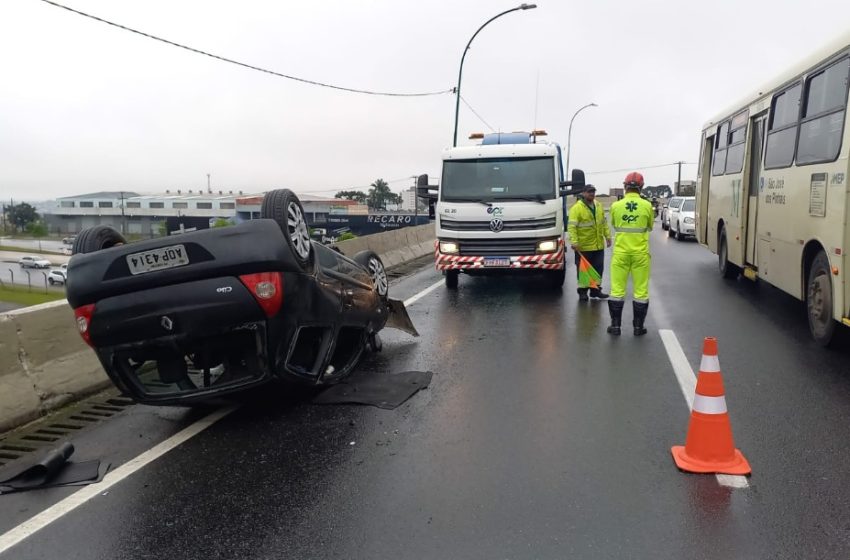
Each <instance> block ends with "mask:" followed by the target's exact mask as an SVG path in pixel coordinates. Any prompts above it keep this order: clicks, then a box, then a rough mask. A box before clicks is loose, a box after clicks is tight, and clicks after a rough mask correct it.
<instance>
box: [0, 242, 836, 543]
mask: <svg viewBox="0 0 850 560" xmlns="http://www.w3.org/2000/svg"><path fill="white" fill-rule="evenodd" d="M653 235H654V238H653V250H654V254H653V267H654V270H653V276H652V286H651V305H650V314H649V319H648V326H649V328H650V334H649V335H648V336H646V337H643V338H634V337H632V336H631V334H630V329H627V330H626V332H625V334H624V336H622V337H620V338H619V339H613V340H612V339H611V338H610V337H609V336H608V335H607V334H606V333H605V326H606V324H607V308H606V306H605V305H604V304H602V303H598V302H591V303H589V304H581V303H579V302H578V301H577V299H576V296H575V292H574V278H570V279H569V284H568V286H567V288H565V289H564V291H563V294H553V293H552V292H550V291H547V290H545V289H543V288H541V285H540V284H539V283H538V282H537V281H535V280H534V279H532V278H522V279H508V278H465V277H462V278H461V282H460V288H459V290H458V291H457V292H447V291H446V290H445V288H444V287H440V288H439V289H437V290H436V291H434V292H432V293H430V294H428V295H427V296H425V297H423V298H422V299H420V300H419V301H417V302H416V303H414V304H413V305H412V306H411V307H410V314H411V317H412V319H413V321H414V323H415V324H416V325H417V327H418V328H419V330H420V332H421V333H422V335H423V336H422V337H421V338H419V339H412V338H410V337H408V336H406V335H404V334H402V333H395V332H386V333H385V336H384V351H383V353H381V354H379V355H376V356H371V357H369V358H368V359H367V360H366V361H365V362H364V364H363V365H362V368H361V374H364V375H368V374H369V373H374V372H382V373H391V372H401V371H406V370H411V369H418V370H431V371H434V372H435V375H434V378H433V381H432V384H431V387H430V388H429V389H427V390H425V391H422V392H420V393H419V394H417V395H415V396H414V397H413V398H412V399H411V400H410V401H408V402H407V403H405V404H404V405H402V406H401V407H399V408H398V409H396V410H392V411H388V410H380V409H376V408H372V407H358V406H348V405H340V406H315V405H311V404H309V403H307V402H306V400H305V398H304V397H303V395H301V396H299V395H291V394H287V393H286V392H284V391H282V390H264V391H262V392H258V393H257V394H254V395H250V396H246V397H245V398H243V399H241V401H242V402H243V404H242V406H241V407H240V409H239V410H237V411H236V412H235V413H233V414H231V415H230V416H228V417H226V418H225V419H223V420H221V421H220V422H218V423H217V424H215V425H213V426H212V427H210V428H209V429H208V430H206V431H204V432H202V433H201V434H200V435H198V436H197V437H195V438H193V439H190V440H189V441H187V442H186V443H184V444H182V445H181V446H180V447H178V448H176V449H175V450H173V451H171V452H170V453H168V454H166V455H165V456H163V457H161V458H160V459H158V460H156V461H155V462H153V463H151V464H150V465H148V466H146V467H145V468H143V469H141V470H139V471H138V472H136V473H134V474H133V475H131V476H130V477H128V478H127V479H125V480H124V481H122V482H120V483H118V484H117V485H116V486H113V487H112V488H111V489H110V490H109V491H108V492H106V493H105V495H99V496H97V497H96V498H94V499H93V500H91V501H90V502H88V503H86V504H85V505H83V506H81V507H80V508H78V509H76V510H74V511H73V512H71V513H69V514H67V515H65V516H62V517H61V518H59V519H57V520H56V521H54V522H53V523H52V524H50V525H49V526H47V527H46V528H44V529H43V530H41V531H39V532H38V533H36V534H35V535H33V536H31V537H30V538H28V539H26V540H25V541H23V542H22V543H20V544H19V545H17V546H15V547H14V548H12V549H10V550H9V551H7V552H6V553H5V554H2V555H0V560H6V559H15V560H19V559H20V560H24V559H42V558H66V559H72V558H80V559H114V558H162V559H173V558H199V559H205V560H206V559H213V558H393V559H397V558H441V559H443V558H482V559H485V558H486V559H491V558H522V559H524V558H724V559H729V558H847V557H848V555H850V499H848V498H850V491H849V490H848V488H850V469H848V467H847V465H848V464H850V446H848V445H847V443H846V436H845V427H846V426H847V425H848V424H850V422H848V420H850V375H848V371H847V369H848V368H847V363H848V356H850V350H847V345H846V344H845V345H844V349H843V350H837V351H825V350H823V349H821V348H819V347H817V346H816V345H815V344H814V343H812V342H811V341H810V340H809V338H808V331H807V327H806V322H805V316H804V315H803V307H802V304H800V303H799V302H795V301H794V300H793V299H792V298H790V297H788V296H785V295H784V294H782V293H780V292H778V291H777V290H775V289H772V288H770V287H768V286H754V285H752V284H750V283H749V282H748V281H746V280H743V279H742V280H738V281H732V282H730V281H724V280H722V279H721V278H720V276H719V274H718V273H717V271H716V262H715V257H714V256H713V255H711V254H710V253H708V252H707V251H706V250H705V249H703V248H702V247H700V246H699V245H697V244H696V243H694V242H676V241H674V240H672V239H668V238H667V236H666V234H664V233H663V232H661V231H660V230H659V231H656V232H655V233H654V234H653ZM572 272H574V269H573V268H572V267H571V273H572ZM439 279H440V276H439V275H438V274H437V273H435V272H434V271H433V270H432V269H431V268H430V267H427V268H425V269H423V270H421V271H419V272H417V273H415V274H413V275H412V276H410V277H407V278H404V279H402V280H401V281H399V282H397V283H396V284H395V285H394V286H393V287H392V289H393V294H394V296H395V297H398V298H400V299H403V298H407V297H410V296H411V295H413V294H415V293H417V292H419V291H420V290H422V289H424V288H426V287H428V286H430V285H431V284H433V283H434V282H436V281H438V280H439ZM606 285H607V275H606ZM624 319H625V320H624V322H630V319H631V313H630V308H629V307H627V312H626V315H625V317H624ZM658 329H672V330H673V331H674V332H675V333H676V335H677V337H678V339H679V341H680V342H681V344H682V346H683V348H684V350H685V353H686V355H687V357H688V359H689V361H690V363H691V365H692V367H694V370H696V369H697V367H696V366H698V364H699V357H700V352H701V343H702V338H703V337H704V336H709V335H712V336H717V337H718V338H719V344H720V362H721V366H722V368H723V372H724V381H725V386H726V397H727V402H728V404H729V408H730V414H731V418H732V423H733V430H734V434H735V439H736V444H737V446H738V447H739V448H740V449H741V450H742V451H743V452H744V454H745V455H746V456H747V458H748V459H749V461H750V463H751V464H752V466H753V476H752V477H751V478H750V487H749V488H747V489H730V488H726V487H722V486H720V485H719V484H718V482H717V480H716V479H715V477H713V476H697V475H686V474H683V473H680V472H679V471H678V470H676V468H675V466H674V464H673V461H672V459H671V457H670V452H669V448H670V446H671V445H675V444H682V443H684V438H685V431H686V427H687V421H688V415H689V413H688V409H687V405H686V403H685V400H684V398H683V396H682V393H681V390H680V389H679V386H678V384H677V382H676V379H675V377H674V374H673V370H672V367H671V364H670V361H669V359H668V357H667V354H666V352H665V349H664V347H663V345H662V343H661V339H660V337H659V334H658ZM206 412H207V411H205V410H202V409H195V410H185V409H155V408H149V407H142V406H135V407H131V408H130V409H129V410H127V411H126V412H124V413H122V414H121V415H119V416H117V417H115V418H113V419H110V420H109V421H107V422H104V423H102V424H101V425H99V426H97V427H94V428H91V429H89V430H88V431H87V432H85V433H83V434H80V435H79V437H78V438H76V439H75V443H76V444H77V448H78V452H77V455H75V458H76V459H77V460H85V459H90V458H102V459H105V460H110V461H112V462H113V463H115V464H116V465H118V464H120V463H123V462H125V461H127V460H128V459H129V458H131V457H133V456H135V455H137V454H138V453H141V452H142V451H145V450H146V449H148V448H150V447H151V446H152V445H153V444H155V443H156V442H158V441H161V440H162V439H164V438H166V437H168V436H169V435H170V434H173V433H175V432H177V431H178V430H179V429H181V428H182V427H184V426H187V425H189V424H190V423H192V422H193V421H195V420H196V419H197V418H199V417H201V416H203V414H205V413H206ZM352 442H353V445H352ZM72 492H73V490H71V489H54V490H45V491H40V492H33V493H29V494H19V495H9V496H2V497H0V534H2V533H5V532H6V531H8V530H10V529H12V528H14V527H15V526H17V525H18V524H20V523H21V522H23V521H25V520H27V519H28V518H30V517H32V516H33V515H34V514H36V513H38V512H39V511H41V510H42V509H44V508H46V507H47V506H49V505H50V504H52V503H56V502H58V501H59V500H60V499H61V498H63V497H65V496H67V495H69V494H71V493H72Z"/></svg>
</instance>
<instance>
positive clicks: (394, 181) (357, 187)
mask: <svg viewBox="0 0 850 560" xmlns="http://www.w3.org/2000/svg"><path fill="white" fill-rule="evenodd" d="M411 178H412V177H411V176H409V175H408V176H407V177H401V178H400V179H390V180H389V181H384V182H385V183H387V184H388V185H389V184H392V183H398V182H401V181H410V179H411ZM371 188H372V185H365V186H364V185H359V186H353V187H334V188H332V189H322V190H317V191H304V194H319V193H328V192H333V193H336V192H339V191H351V190H361V189H371Z"/></svg>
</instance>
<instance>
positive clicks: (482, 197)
mask: <svg viewBox="0 0 850 560" xmlns="http://www.w3.org/2000/svg"><path fill="white" fill-rule="evenodd" d="M542 135H545V132H542V131H534V132H532V133H510V134H505V133H497V134H489V135H486V136H484V135H473V136H471V137H470V138H481V139H482V142H481V144H478V145H474V146H462V147H456V148H447V149H446V150H444V151H443V171H442V175H441V181H440V187H439V193H438V199H437V206H436V212H435V213H436V219H437V223H436V231H437V241H438V246H437V251H436V257H435V258H436V266H437V269H438V270H442V271H444V273H445V277H446V285H447V286H448V287H449V288H454V287H456V286H457V283H458V275H459V274H460V273H461V272H463V273H467V274H486V273H489V272H495V271H504V270H516V271H528V270H531V271H544V272H545V274H546V276H547V277H548V279H549V280H550V282H551V283H552V284H553V285H554V286H558V287H560V286H562V285H563V283H564V278H565V274H566V266H565V264H566V260H565V241H564V231H565V225H566V220H565V208H564V207H565V200H564V197H566V196H569V195H570V194H573V192H574V191H573V190H570V187H573V188H574V189H576V190H581V189H583V188H584V173H582V172H581V171H580V170H575V171H573V178H572V180H570V181H564V176H563V167H562V165H561V148H560V146H558V144H555V143H551V142H539V141H537V137H538V136H542Z"/></svg>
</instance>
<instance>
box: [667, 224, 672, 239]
mask: <svg viewBox="0 0 850 560" xmlns="http://www.w3.org/2000/svg"><path fill="white" fill-rule="evenodd" d="M667 237H673V226H672V225H668V226H667Z"/></svg>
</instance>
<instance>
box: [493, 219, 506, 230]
mask: <svg viewBox="0 0 850 560" xmlns="http://www.w3.org/2000/svg"><path fill="white" fill-rule="evenodd" d="M504 227H505V222H503V221H502V218H493V219H492V220H490V231H492V232H493V233H499V232H500V231H502V228H504Z"/></svg>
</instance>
